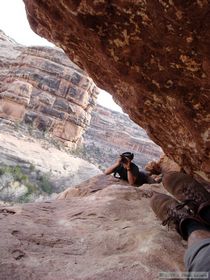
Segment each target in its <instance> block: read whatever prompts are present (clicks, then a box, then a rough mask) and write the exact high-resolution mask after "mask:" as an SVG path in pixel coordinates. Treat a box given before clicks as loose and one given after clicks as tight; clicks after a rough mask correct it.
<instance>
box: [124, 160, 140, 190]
mask: <svg viewBox="0 0 210 280" xmlns="http://www.w3.org/2000/svg"><path fill="white" fill-rule="evenodd" d="M125 168H126V169H127V176H128V183H129V184H130V185H131V186H133V185H134V184H135V182H136V179H137V176H135V175H134V174H133V173H132V170H131V160H130V159H129V158H127V163H126V164H125Z"/></svg>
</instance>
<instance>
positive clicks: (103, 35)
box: [24, 0, 210, 181]
mask: <svg viewBox="0 0 210 280" xmlns="http://www.w3.org/2000/svg"><path fill="white" fill-rule="evenodd" d="M24 2H25V5H26V12H27V16H28V19H29V22H30V25H31V27H32V29H33V30H34V31H35V32H37V33H38V34H39V35H41V36H43V37H45V38H47V39H48V40H50V41H52V42H54V43H55V44H56V45H57V46H59V47H61V48H62V49H63V50H64V51H65V52H66V54H68V55H69V57H70V58H71V59H72V60H73V61H74V62H75V63H77V64H78V65H79V66H80V67H82V68H83V69H85V70H86V71H87V72H88V73H89V75H90V76H91V77H92V78H93V79H94V81H95V82H96V83H97V85H98V86H100V87H101V88H103V89H105V90H107V91H108V92H110V93H111V94H112V95H113V96H114V98H115V100H116V101H117V103H118V104H119V105H121V107H122V108H123V109H124V112H126V113H128V115H129V116H130V118H131V119H132V120H134V121H135V122H136V123H137V124H139V125H140V126H141V127H143V128H144V129H145V130H146V131H147V133H148V134H149V136H150V137H151V139H152V140H153V141H155V142H156V143H157V144H158V145H160V146H161V147H162V149H163V151H164V152H165V154H166V155H168V156H169V157H170V158H171V159H173V160H175V161H176V162H177V163H178V164H179V165H180V166H182V167H183V169H184V170H185V171H186V172H187V173H189V174H192V175H193V176H194V175H195V174H198V175H199V176H201V177H203V178H204V179H205V180H207V181H210V168H209V166H210V156H209V152H210V148H209V144H210V139H209V137H210V130H209V121H210V119H209V115H210V114H209V113H210V107H209V106H210V94H209V88H210V36H209V26H210V16H209V9H210V4H209V1H206V0H199V1H198V0H193V1H178V0H175V1H169V0H159V1H153V0H144V1H133V0H125V1H108V0H103V1H86V0H80V1H73V0H68V1H67V0H50V1H35V0H24Z"/></svg>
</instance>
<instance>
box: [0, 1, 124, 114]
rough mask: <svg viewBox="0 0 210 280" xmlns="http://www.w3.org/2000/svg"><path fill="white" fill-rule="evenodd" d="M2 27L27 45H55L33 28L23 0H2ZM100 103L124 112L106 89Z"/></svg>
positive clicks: (0, 14)
mask: <svg viewBox="0 0 210 280" xmlns="http://www.w3.org/2000/svg"><path fill="white" fill-rule="evenodd" d="M0 29H1V30H3V31H4V32H5V33H6V35H8V36H10V37H11V38H12V39H14V40H15V41H16V42H18V43H20V44H23V45H25V46H31V45H41V46H50V47H53V46H54V45H53V44H52V43H50V42H48V41H47V40H46V39H44V38H42V37H40V36H38V35H37V34H35V33H34V32H33V31H32V30H31V28H30V26H29V23H28V20H27V17H26V12H25V8H24V3H23V1H22V0H0ZM98 103H99V104H100V105H102V106H104V107H107V108H109V109H111V110H115V111H118V112H122V109H121V108H120V106H118V105H117V104H116V103H115V102H114V101H113V99H112V96H111V95H110V94H108V93H107V92H106V91H104V90H101V92H100V94H99V96H98Z"/></svg>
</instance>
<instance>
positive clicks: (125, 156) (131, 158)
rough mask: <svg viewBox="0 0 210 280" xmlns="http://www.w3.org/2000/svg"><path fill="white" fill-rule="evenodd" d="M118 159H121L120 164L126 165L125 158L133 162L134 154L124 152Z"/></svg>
mask: <svg viewBox="0 0 210 280" xmlns="http://www.w3.org/2000/svg"><path fill="white" fill-rule="evenodd" d="M120 157H121V158H122V159H121V162H122V163H127V158H129V159H130V160H133V158H134V154H132V153H130V152H125V153H122V154H121V155H120Z"/></svg>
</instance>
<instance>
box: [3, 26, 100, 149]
mask: <svg viewBox="0 0 210 280" xmlns="http://www.w3.org/2000/svg"><path fill="white" fill-rule="evenodd" d="M0 49H1V52H0V118H1V119H7V120H11V121H13V122H15V123H21V122H24V123H27V124H28V125H29V126H31V127H33V128H37V129H39V130H41V131H45V132H46V131H47V132H49V133H50V134H51V135H52V137H55V138H57V139H59V140H61V141H63V142H64V143H65V144H67V145H68V146H70V147H71V148H76V147H77V145H78V143H80V140H81V136H82V134H83V132H84V129H85V128H86V127H87V126H88V125H89V122H90V117H91V115H90V114H91V111H92V109H93V107H94V106H95V102H96V97H97V94H98V90H97V87H96V86H95V84H94V83H93V81H92V79H91V78H89V77H88V76H87V74H86V73H85V72H84V71H83V70H81V69H80V68H79V67H78V66H76V65H75V64H74V63H73V62H71V61H70V60H69V59H68V57H67V56H66V55H65V54H64V53H63V51H62V50H59V49H57V48H48V47H25V46H22V45H20V44H17V43H16V42H15V41H14V40H12V39H10V38H9V37H7V36H6V35H5V34H4V33H3V32H2V31H0Z"/></svg>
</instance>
